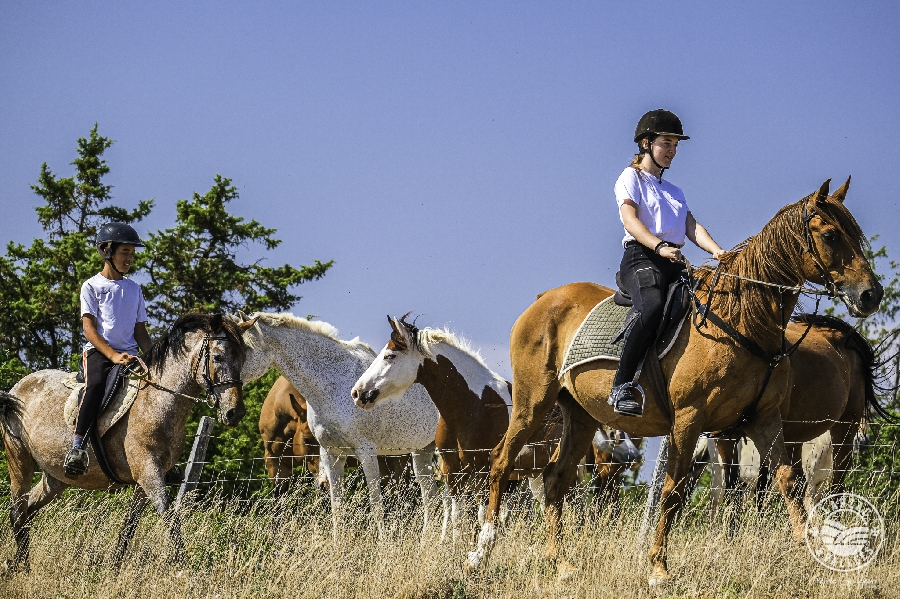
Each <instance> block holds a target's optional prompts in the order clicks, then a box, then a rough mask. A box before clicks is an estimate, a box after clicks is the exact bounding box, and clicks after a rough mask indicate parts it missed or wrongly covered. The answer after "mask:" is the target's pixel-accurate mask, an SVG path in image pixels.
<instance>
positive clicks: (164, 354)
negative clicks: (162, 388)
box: [145, 312, 246, 372]
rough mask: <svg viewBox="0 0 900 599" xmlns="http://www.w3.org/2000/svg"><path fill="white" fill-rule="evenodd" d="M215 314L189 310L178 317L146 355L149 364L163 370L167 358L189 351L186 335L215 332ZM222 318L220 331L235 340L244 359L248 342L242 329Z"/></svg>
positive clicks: (229, 320) (230, 339)
mask: <svg viewBox="0 0 900 599" xmlns="http://www.w3.org/2000/svg"><path fill="white" fill-rule="evenodd" d="M215 316H216V315H214V314H203V313H201V312H188V313H187V314H184V315H182V316H180V317H178V320H176V321H175V323H174V324H173V325H172V326H171V327H170V328H169V330H168V331H166V333H165V334H164V335H163V336H162V337H160V338H159V339H157V340H156V342H155V343H154V344H153V345H152V346H150V350H149V351H148V352H147V354H146V355H145V360H146V362H147V366H148V367H154V368H156V369H157V370H158V371H160V372H161V371H162V370H163V369H165V365H166V360H168V359H169V358H177V357H179V356H181V355H182V354H184V353H185V352H186V351H187V340H186V337H187V335H188V334H190V333H193V332H195V331H203V332H205V333H210V334H212V333H213V332H214V331H213V328H212V325H211V322H212V320H213V318H215ZM221 320H222V328H221V330H220V331H218V333H224V334H225V336H226V337H227V338H228V340H229V341H232V342H234V344H235V345H236V346H237V348H238V351H239V353H240V356H241V359H243V357H244V349H245V347H246V344H245V343H244V338H243V336H242V335H241V331H240V329H238V327H237V324H235V323H234V322H232V321H231V319H229V318H222V319H221Z"/></svg>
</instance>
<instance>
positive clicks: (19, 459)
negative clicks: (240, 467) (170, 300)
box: [0, 313, 252, 565]
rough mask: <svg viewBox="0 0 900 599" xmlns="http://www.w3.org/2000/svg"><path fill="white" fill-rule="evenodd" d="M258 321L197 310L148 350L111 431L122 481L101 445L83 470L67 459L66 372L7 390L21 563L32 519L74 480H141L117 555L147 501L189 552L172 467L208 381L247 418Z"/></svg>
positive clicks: (107, 439)
mask: <svg viewBox="0 0 900 599" xmlns="http://www.w3.org/2000/svg"><path fill="white" fill-rule="evenodd" d="M249 326H252V323H250V324H244V325H237V324H234V323H232V322H231V321H230V320H225V319H223V318H222V317H221V316H219V315H215V316H210V315H206V314H197V313H189V314H186V315H184V316H182V317H181V318H179V319H178V320H177V321H176V322H175V324H174V325H172V328H171V329H170V330H169V331H168V332H167V333H166V334H165V335H164V336H163V337H162V338H160V339H159V340H158V341H157V342H156V343H154V344H153V346H152V348H151V349H150V351H149V352H148V353H147V356H146V358H147V359H146V363H147V365H148V368H149V372H150V376H149V378H146V379H144V381H143V382H142V387H141V390H140V391H139V392H138V394H137V397H136V398H135V400H134V404H133V405H132V406H131V409H130V410H129V411H128V413H127V414H126V415H125V416H123V417H122V418H121V420H119V421H118V422H116V423H115V424H114V425H112V427H111V428H110V429H109V431H108V432H106V434H105V435H104V436H103V444H104V448H105V454H106V456H107V461H108V464H109V467H110V468H111V469H112V471H113V474H114V475H115V477H116V478H118V479H119V480H120V481H121V482H114V481H113V480H111V479H110V478H107V476H106V474H105V473H104V471H103V470H101V468H100V466H99V465H98V464H97V457H96V455H95V454H94V452H93V448H91V450H90V452H89V455H90V466H89V467H88V470H87V472H86V473H85V474H84V475H82V476H79V477H78V478H71V477H69V476H68V475H67V474H66V473H65V470H64V469H63V458H64V456H65V455H66V451H67V450H68V449H69V448H70V447H71V446H72V438H73V431H72V429H71V428H70V427H69V425H68V424H67V423H66V421H65V418H64V416H63V407H64V405H65V403H66V398H67V397H68V396H69V393H70V390H69V389H68V388H67V387H65V386H64V385H63V379H65V378H66V376H67V373H65V372H62V371H59V370H41V371H38V372H35V373H33V374H29V375H28V376H26V377H25V378H23V379H22V380H20V381H19V382H18V383H16V385H15V386H14V387H13V388H12V389H11V390H10V392H9V393H8V394H6V393H3V394H2V395H0V423H2V427H3V441H4V444H5V446H6V457H7V460H8V462H9V475H10V494H11V496H12V507H11V510H10V519H11V521H12V528H13V533H14V535H15V538H16V544H17V551H16V557H15V560H14V565H17V564H21V563H23V562H26V561H27V559H28V544H29V525H30V521H31V519H32V518H33V517H34V515H35V514H36V513H37V511H38V510H39V509H41V508H42V507H43V506H45V505H47V504H48V503H49V502H50V501H52V500H53V499H54V498H56V497H58V496H59V495H60V493H62V492H63V491H64V490H65V489H66V488H68V487H77V488H81V489H90V490H107V489H119V488H123V487H125V486H130V485H134V493H133V495H132V498H131V506H130V509H129V513H128V515H127V516H126V519H125V524H124V526H123V528H122V531H121V533H120V535H119V543H118V547H117V549H116V553H115V558H114V561H115V563H116V564H118V563H119V562H121V559H122V557H123V556H124V553H125V551H126V549H127V547H128V543H129V542H130V540H131V538H132V537H133V535H134V531H135V528H136V527H137V523H138V519H139V518H140V515H141V512H143V510H144V508H145V507H146V506H147V503H148V502H152V503H153V506H154V507H155V508H156V511H157V512H158V513H159V514H160V515H161V516H164V517H166V518H169V519H170V523H171V529H170V534H171V537H172V540H173V542H174V545H175V549H176V555H177V556H180V553H181V547H182V542H181V529H180V524H179V520H178V515H177V514H176V513H170V512H169V506H170V500H169V496H168V495H167V494H166V488H165V473H166V472H167V471H168V470H169V469H170V468H171V467H172V466H173V465H174V464H175V462H177V461H178V459H179V458H180V457H181V454H182V452H183V451H184V439H185V422H186V420H187V418H188V415H189V414H190V412H191V410H192V409H193V408H194V405H195V404H196V402H197V401H200V400H199V399H198V398H197V395H198V394H200V392H201V391H203V390H204V389H206V391H207V394H208V396H209V397H210V401H212V400H213V398H214V399H215V400H216V403H217V407H218V412H219V420H220V422H222V424H224V425H226V426H234V425H235V424H237V423H238V422H239V421H240V419H241V418H243V416H244V413H245V411H246V410H245V409H244V402H243V396H242V394H241V384H242V383H241V367H242V365H243V362H244V350H245V346H244V341H243V339H242V336H241V335H242V333H243V331H244V329H246V328H248V327H249ZM36 468H40V470H41V480H40V481H39V482H38V483H37V485H36V486H35V487H34V488H33V489H31V490H30V491H29V487H30V486H31V481H32V477H33V476H34V473H35V469H36Z"/></svg>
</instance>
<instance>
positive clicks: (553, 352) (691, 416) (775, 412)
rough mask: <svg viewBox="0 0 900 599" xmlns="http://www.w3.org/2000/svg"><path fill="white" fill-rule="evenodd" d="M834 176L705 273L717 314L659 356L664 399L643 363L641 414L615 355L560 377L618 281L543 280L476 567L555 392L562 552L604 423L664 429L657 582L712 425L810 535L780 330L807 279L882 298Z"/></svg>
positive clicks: (644, 432)
mask: <svg viewBox="0 0 900 599" xmlns="http://www.w3.org/2000/svg"><path fill="white" fill-rule="evenodd" d="M829 183H830V181H826V182H825V183H824V184H823V185H822V186H821V187H820V188H819V190H818V191H817V192H815V193H813V194H810V195H809V196H807V197H806V198H803V199H802V200H800V201H799V202H796V203H794V204H789V205H787V206H785V207H784V208H782V209H781V210H779V211H778V213H777V214H776V215H775V217H774V218H773V219H772V220H771V221H769V223H768V224H766V226H765V227H764V228H763V230H762V231H761V232H760V233H759V234H757V235H756V236H754V237H752V238H750V239H748V240H747V241H746V242H744V243H743V244H742V245H741V246H739V248H740V251H732V252H730V253H729V254H727V255H726V256H724V257H723V260H722V261H721V263H720V267H719V268H718V269H717V270H716V274H717V275H718V276H713V272H712V271H701V272H699V273H696V274H698V275H699V287H698V290H697V294H698V298H697V299H698V301H700V302H702V303H708V306H709V312H707V314H708V313H711V314H712V315H711V316H709V319H708V320H707V319H703V321H701V322H697V321H696V320H695V324H694V325H693V326H684V327H682V328H681V331H680V332H679V335H678V338H677V339H676V341H675V343H674V345H673V347H672V349H671V350H670V351H669V352H668V353H667V354H666V356H665V357H664V358H663V360H662V371H663V375H664V377H665V379H666V381H667V382H668V389H667V391H668V393H667V395H668V396H669V397H668V398H665V397H657V396H656V393H655V392H654V390H653V387H652V386H651V385H650V384H649V381H648V380H647V373H646V371H645V373H644V375H642V377H641V381H642V386H643V388H644V389H646V390H647V395H646V402H645V403H646V405H645V411H644V415H643V416H642V417H640V418H633V417H626V416H622V415H619V414H616V413H615V412H614V411H613V409H612V407H611V406H609V405H608V403H607V398H608V396H609V391H610V388H611V386H612V380H613V376H614V374H615V371H616V366H617V364H616V363H615V362H614V361H609V360H598V361H593V362H588V363H585V364H582V365H580V366H576V367H575V368H572V369H570V370H568V371H566V372H565V373H564V375H563V376H562V377H560V376H559V375H560V370H561V367H562V365H563V360H564V358H565V354H566V350H567V348H568V346H569V343H570V341H571V340H572V338H573V337H574V335H575V333H576V331H577V330H578V328H579V327H580V325H581V323H582V322H583V321H584V319H585V317H586V316H587V314H588V313H589V312H590V311H591V310H592V309H593V308H594V307H595V306H596V305H597V304H598V303H599V302H601V301H602V300H604V299H606V298H608V297H609V296H611V295H613V293H614V291H613V290H612V289H609V288H606V287H602V286H600V285H596V284H593V283H573V284H570V285H565V286H563V287H558V288H556V289H552V290H550V291H547V292H546V293H544V294H542V295H541V296H539V298H538V300H537V301H535V302H534V303H533V304H532V305H531V306H530V307H529V308H527V309H526V310H525V312H524V313H523V314H522V315H521V316H520V317H519V318H518V319H517V320H516V323H515V324H514V325H513V329H512V332H511V334H510V357H511V363H512V371H513V411H512V417H511V419H510V425H509V428H508V429H507V431H506V434H505V436H504V438H503V440H502V441H501V442H500V444H499V445H497V447H496V448H494V451H493V452H492V454H491V475H490V503H489V511H488V515H487V519H486V521H485V524H484V526H483V527H482V530H481V533H480V534H479V539H478V545H477V547H476V550H475V551H473V552H470V553H469V558H468V560H467V562H466V570H467V571H470V572H471V571H473V570H475V569H478V568H481V567H482V566H483V565H484V562H485V560H486V559H488V557H489V553H490V550H491V548H492V547H493V545H494V543H495V541H496V528H495V526H494V519H495V518H496V517H497V514H498V512H499V509H500V494H501V490H502V489H503V487H504V486H505V484H506V479H507V477H508V476H509V471H510V470H511V468H512V463H513V460H512V458H513V456H515V455H516V454H517V453H518V451H519V449H520V448H521V447H522V446H523V445H524V444H525V443H526V442H527V440H528V438H529V437H530V436H531V433H532V431H533V430H534V428H535V427H536V426H537V425H538V424H539V423H540V421H541V418H542V417H543V415H544V414H546V413H547V412H548V411H549V410H550V409H551V408H552V407H553V405H554V404H556V403H558V404H559V405H560V407H561V408H562V412H563V436H562V439H561V441H560V449H559V458H558V460H557V461H555V462H552V463H551V464H549V465H548V467H547V469H546V470H545V471H544V485H545V488H546V493H547V502H548V505H547V509H546V518H545V522H546V526H547V533H548V534H547V541H546V542H547V545H546V549H545V554H546V555H547V556H548V557H549V558H552V559H559V557H560V556H559V542H560V539H561V537H560V535H561V529H560V517H561V510H562V501H563V497H564V495H565V493H566V492H567V490H568V489H569V488H570V487H571V485H572V483H573V480H574V478H575V472H576V465H577V462H578V461H579V460H580V459H581V457H582V456H584V454H585V452H586V450H587V448H588V446H589V443H590V440H591V438H592V437H593V435H594V431H595V430H596V429H597V426H598V423H600V422H602V423H605V424H608V425H610V426H613V427H615V428H617V429H621V430H624V431H627V432H628V433H630V434H632V435H638V436H661V435H669V439H670V443H669V459H668V462H667V470H666V478H665V483H664V485H663V489H662V495H661V503H660V506H661V509H660V520H659V524H658V526H657V528H656V531H655V535H654V539H653V542H652V545H651V547H650V565H651V573H650V576H649V583H650V584H651V586H652V585H656V584H662V583H664V582H665V581H667V580H668V578H669V573H668V566H667V563H666V544H667V540H668V535H669V531H670V529H671V526H672V522H673V519H674V517H675V516H676V514H677V513H678V511H679V510H680V508H681V505H682V503H683V501H684V497H685V490H686V482H687V481H686V479H685V475H686V474H687V472H688V469H689V467H690V464H691V457H692V454H693V451H694V446H695V445H696V443H697V439H698V437H699V436H700V433H702V432H703V431H714V432H715V431H726V430H728V429H731V428H733V427H740V428H741V429H742V430H743V432H744V433H745V434H746V435H747V436H748V437H750V438H751V439H752V440H753V441H754V443H755V444H756V446H757V447H758V448H760V452H761V453H762V454H763V455H766V456H767V458H768V461H769V464H770V466H771V469H772V471H773V472H774V473H775V480H776V481H777V482H778V486H779V488H780V490H781V492H782V494H783V495H784V497H785V499H786V501H787V506H788V512H789V514H790V518H791V523H792V527H793V532H794V535H795V537H796V538H797V539H798V540H799V539H802V538H803V536H804V525H805V514H804V512H803V508H802V506H801V505H800V503H799V501H798V499H797V497H796V496H795V495H794V493H793V490H794V478H795V476H794V470H793V468H792V467H791V464H790V460H789V458H788V457H787V452H786V451H785V447H784V436H783V433H782V421H781V414H780V412H779V410H780V405H781V401H782V399H783V398H784V397H785V396H786V395H787V393H788V391H789V386H790V383H791V370H790V358H789V357H788V356H787V355H785V354H787V353H789V350H788V349H786V348H787V346H786V342H785V340H784V327H785V325H786V323H787V321H788V319H789V317H790V315H791V313H792V312H793V310H794V306H795V305H796V303H797V300H798V297H799V293H800V292H801V291H802V287H801V285H803V283H804V281H812V282H815V283H821V284H824V285H826V288H828V289H829V290H830V291H832V292H833V293H836V294H838V295H839V296H840V297H841V299H842V300H843V301H844V303H845V304H846V306H847V309H848V311H849V312H850V314H852V315H854V316H868V315H869V314H872V313H873V312H874V311H875V310H877V309H878V305H879V303H880V302H881V297H882V295H883V289H882V287H881V284H880V283H879V282H878V279H877V277H876V276H875V274H874V273H873V272H872V269H871V267H870V265H869V262H868V260H867V259H866V254H865V252H864V249H863V248H864V247H866V246H867V244H866V238H865V236H864V235H863V232H862V230H861V229H860V227H859V225H858V224H857V223H856V221H855V220H854V218H853V216H852V215H851V214H850V212H849V211H848V210H847V208H846V207H845V206H844V199H845V197H846V194H847V189H848V187H849V183H850V181H849V179H848V180H847V182H846V183H845V184H844V185H843V186H841V188H840V189H838V190H837V191H836V192H835V193H834V194H833V195H829V194H828V188H829ZM695 316H698V315H697V314H695ZM728 329H731V331H730V332H726V331H727V330H728ZM763 358H765V359H763ZM663 402H665V403H663ZM670 413H671V414H672V416H670ZM557 565H558V567H559V568H560V571H561V572H564V571H566V570H569V569H570V568H571V566H569V565H568V564H567V563H565V561H564V560H559V561H558V563H557Z"/></svg>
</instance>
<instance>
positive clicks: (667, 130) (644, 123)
mask: <svg viewBox="0 0 900 599" xmlns="http://www.w3.org/2000/svg"><path fill="white" fill-rule="evenodd" d="M660 135H671V136H672V137H677V138H678V139H690V137H688V136H687V135H685V134H684V129H683V128H682V127H681V119H679V118H678V117H677V116H676V115H675V113H674V112H669V111H668V110H665V109H663V108H657V109H656V110H651V111H650V112H648V113H646V114H645V115H644V116H642V117H641V120H639V121H638V124H637V129H635V130H634V141H635V143H637V144H638V153H643V152H644V148H642V147H641V140H642V139H644V138H645V137H649V138H650V143H651V144H653V140H654V139H656V138H657V137H659V136H660ZM647 153H648V154H649V155H650V160H652V161H653V164H655V165H656V168H658V169H659V180H660V181H662V175H663V173H664V172H666V169H665V167H663V166H662V165H661V164H660V163H658V162H657V161H656V158H654V157H653V152H649V151H648V152H647Z"/></svg>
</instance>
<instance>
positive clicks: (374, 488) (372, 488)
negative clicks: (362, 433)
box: [357, 448, 384, 535]
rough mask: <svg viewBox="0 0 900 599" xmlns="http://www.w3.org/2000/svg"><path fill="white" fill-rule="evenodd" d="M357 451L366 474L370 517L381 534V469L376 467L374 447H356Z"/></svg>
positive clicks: (382, 514)
mask: <svg viewBox="0 0 900 599" xmlns="http://www.w3.org/2000/svg"><path fill="white" fill-rule="evenodd" d="M367 449H368V448H367ZM357 451H359V464H360V466H362V469H363V473H364V474H365V476H366V488H367V489H368V490H369V508H370V509H371V512H372V519H373V520H374V521H375V525H376V526H377V527H378V533H379V534H380V535H381V534H384V498H383V496H382V494H381V470H380V468H379V467H378V456H377V455H376V454H375V449H374V448H372V449H371V450H368V451H367V450H364V449H362V448H358V449H357Z"/></svg>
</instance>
